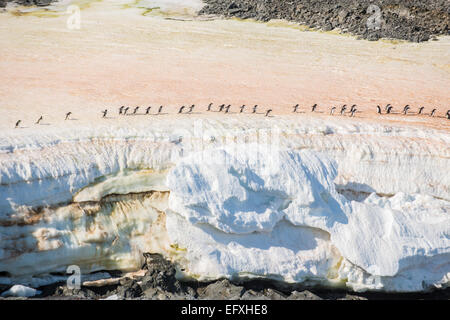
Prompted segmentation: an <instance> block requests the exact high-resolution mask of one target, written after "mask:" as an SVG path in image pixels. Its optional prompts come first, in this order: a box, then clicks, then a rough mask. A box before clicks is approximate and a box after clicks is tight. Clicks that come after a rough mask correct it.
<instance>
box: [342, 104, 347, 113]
mask: <svg viewBox="0 0 450 320" xmlns="http://www.w3.org/2000/svg"><path fill="white" fill-rule="evenodd" d="M345 110H347V105H346V104H344V105H343V106H342V108H341V115H342V114H344V112H345Z"/></svg>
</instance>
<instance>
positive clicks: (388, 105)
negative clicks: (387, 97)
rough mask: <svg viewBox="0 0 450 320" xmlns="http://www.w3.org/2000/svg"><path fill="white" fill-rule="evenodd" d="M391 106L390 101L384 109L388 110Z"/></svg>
mask: <svg viewBox="0 0 450 320" xmlns="http://www.w3.org/2000/svg"><path fill="white" fill-rule="evenodd" d="M390 106H391V104H390V103H388V104H387V105H386V107H384V111H387V110H388V109H389V107H390Z"/></svg>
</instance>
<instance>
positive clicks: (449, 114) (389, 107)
mask: <svg viewBox="0 0 450 320" xmlns="http://www.w3.org/2000/svg"><path fill="white" fill-rule="evenodd" d="M317 107H318V105H317V104H314V105H313V106H312V107H311V112H316V111H317ZM356 107H357V105H356V104H354V105H352V106H351V107H350V110H349V111H348V112H347V113H348V114H349V115H350V117H354V116H355V113H356V112H357V111H358V110H357V109H356ZM151 108H152V107H151V106H149V107H147V108H146V109H145V114H146V115H149V114H150V110H151ZM194 108H195V104H193V105H191V106H190V107H189V108H187V107H186V106H181V107H180V109H179V110H178V114H191V113H192V112H193V111H194ZM230 108H231V104H229V105H225V104H221V105H220V106H218V110H216V111H215V110H212V109H213V103H212V102H211V103H210V104H209V105H208V108H207V109H206V111H207V112H223V111H224V113H229V111H230ZM245 108H246V105H245V104H244V105H242V106H240V107H239V113H244V109H245ZM299 108H300V105H299V104H296V105H295V106H293V111H292V112H293V113H297V112H298V110H299ZM139 109H140V107H139V106H137V107H135V108H134V109H133V112H131V113H128V111H129V110H130V107H125V106H121V107H120V108H119V115H133V114H134V115H135V114H137V112H138V110H139ZM257 109H258V105H257V104H255V105H254V106H253V108H252V109H251V110H252V112H251V113H255V114H256V113H257ZM336 109H337V108H336V107H331V108H330V115H334V113H335V112H336ZM424 109H425V107H420V108H419V110H418V111H417V115H422V114H424V113H423V111H424ZM162 110H163V106H159V108H158V112H157V113H156V114H161V113H162ZM185 110H187V111H185ZM393 110H394V107H393V106H392V105H391V104H390V103H388V104H387V105H386V106H385V107H384V111H385V114H393V113H394V112H393ZM409 110H411V107H410V105H406V106H405V107H404V108H403V111H402V114H404V115H406V114H408V112H409ZM436 110H437V109H432V110H431V112H430V114H429V116H430V117H434V116H435V115H436ZM346 111H347V105H346V104H344V105H343V106H341V107H340V114H341V115H345V113H346ZM271 112H272V109H268V110H266V111H265V117H268V116H269V115H270V113H271ZM101 113H102V118H106V116H107V114H108V109H105V110H103V111H102V112H101ZM377 113H378V114H383V111H382V108H381V107H380V106H379V105H377ZM71 115H72V112H67V113H66V117H65V119H64V120H68V119H70V116H71ZM445 116H446V117H447V119H449V120H450V110H447V113H446V114H445ZM43 119H44V117H43V116H40V117H39V119H38V120H37V121H36V122H35V124H40V122H41V121H42V120H43ZM21 123H22V120H18V121H17V122H16V126H15V128H19V127H20V124H21Z"/></svg>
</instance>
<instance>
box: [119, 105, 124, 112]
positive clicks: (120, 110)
mask: <svg viewBox="0 0 450 320" xmlns="http://www.w3.org/2000/svg"><path fill="white" fill-rule="evenodd" d="M124 108H125V106H121V107H120V108H119V114H122V111H123V109H124Z"/></svg>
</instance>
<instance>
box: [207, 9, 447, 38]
mask: <svg viewBox="0 0 450 320" xmlns="http://www.w3.org/2000/svg"><path fill="white" fill-rule="evenodd" d="M205 2H206V3H207V5H206V6H205V7H204V8H203V9H202V10H201V11H200V14H219V15H223V16H225V17H238V18H242V19H248V18H253V19H256V20H260V21H268V20H270V19H286V20H289V21H294V22H298V23H301V24H305V25H307V26H309V27H311V28H318V29H322V30H325V31H330V30H333V29H336V28H339V29H340V30H342V31H343V32H349V33H351V34H355V35H358V36H360V37H361V38H364V39H368V40H378V39H380V38H395V39H403V40H408V41H413V42H421V41H427V40H429V39H430V38H432V36H433V35H448V34H449V25H450V2H449V1H445V0H434V1H420V0H406V1H399V0H378V1H369V0H343V1H332V0H205ZM372 4H373V5H376V6H377V7H378V8H379V10H378V9H377V8H374V9H372V8H370V9H369V6H370V5H372ZM368 20H369V25H370V27H368V23H367V22H368Z"/></svg>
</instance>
